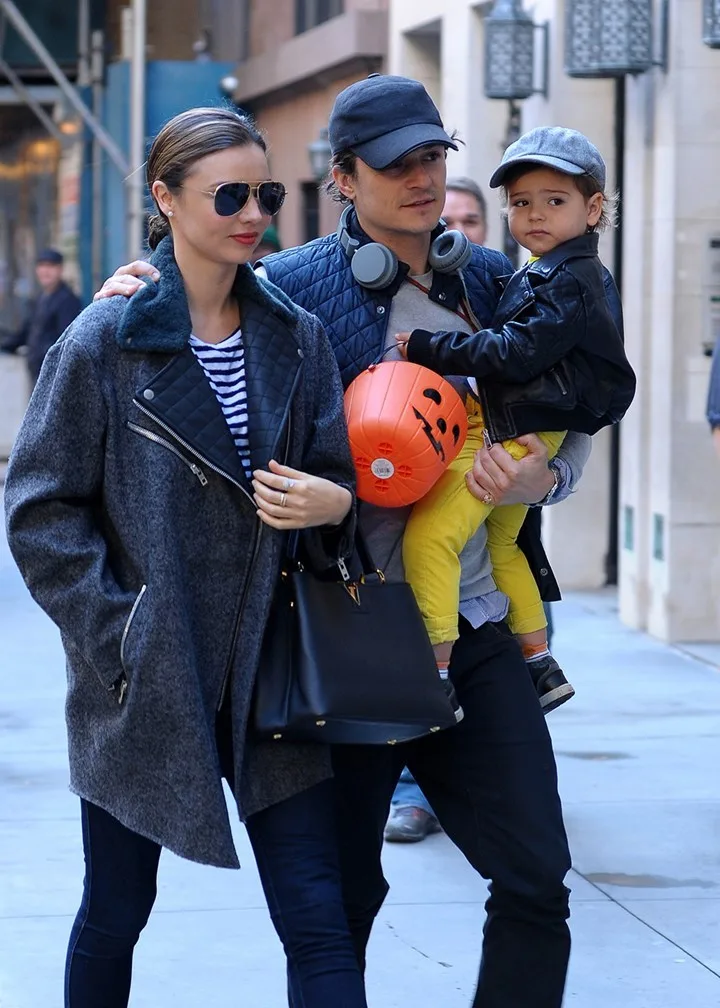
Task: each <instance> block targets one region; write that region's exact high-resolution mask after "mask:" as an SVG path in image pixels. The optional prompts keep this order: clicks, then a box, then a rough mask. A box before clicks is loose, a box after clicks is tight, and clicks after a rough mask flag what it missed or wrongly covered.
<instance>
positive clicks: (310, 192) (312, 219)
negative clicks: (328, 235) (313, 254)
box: [302, 182, 320, 244]
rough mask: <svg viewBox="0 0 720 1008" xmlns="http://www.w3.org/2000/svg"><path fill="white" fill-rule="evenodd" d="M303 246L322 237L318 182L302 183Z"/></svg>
mask: <svg viewBox="0 0 720 1008" xmlns="http://www.w3.org/2000/svg"><path fill="white" fill-rule="evenodd" d="M302 229H303V232H302V233H303V239H302V240H303V244H304V243H305V242H309V241H312V240H313V238H319V237H320V193H319V192H318V184H317V182H303V183H302Z"/></svg>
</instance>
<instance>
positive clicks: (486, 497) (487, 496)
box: [481, 493, 495, 504]
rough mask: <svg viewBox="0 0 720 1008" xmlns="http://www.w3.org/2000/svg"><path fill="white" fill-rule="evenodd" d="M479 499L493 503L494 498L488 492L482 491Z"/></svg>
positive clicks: (485, 502)
mask: <svg viewBox="0 0 720 1008" xmlns="http://www.w3.org/2000/svg"><path fill="white" fill-rule="evenodd" d="M481 499H482V502H483V504H494V503H495V498H494V497H493V495H492V494H490V493H484V494H483V495H482V498H481Z"/></svg>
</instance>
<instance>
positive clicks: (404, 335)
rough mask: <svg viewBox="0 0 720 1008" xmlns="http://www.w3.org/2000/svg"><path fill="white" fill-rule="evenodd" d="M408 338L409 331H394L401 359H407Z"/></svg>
mask: <svg viewBox="0 0 720 1008" xmlns="http://www.w3.org/2000/svg"><path fill="white" fill-rule="evenodd" d="M409 339H410V333H409V332H399V333H395V342H396V343H397V349H398V351H399V353H400V356H401V357H402V359H403V360H407V345H408V340H409Z"/></svg>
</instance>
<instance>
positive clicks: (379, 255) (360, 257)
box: [350, 242, 398, 290]
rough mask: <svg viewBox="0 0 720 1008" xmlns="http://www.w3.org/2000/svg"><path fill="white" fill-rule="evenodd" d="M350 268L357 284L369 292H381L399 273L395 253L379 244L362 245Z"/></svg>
mask: <svg viewBox="0 0 720 1008" xmlns="http://www.w3.org/2000/svg"><path fill="white" fill-rule="evenodd" d="M350 268H351V270H352V274H353V276H354V277H355V279H356V280H357V282H358V283H359V284H360V285H361V286H362V287H367V288H368V289H369V290H381V289H382V288H383V287H387V286H388V284H391V283H392V282H393V280H394V279H395V277H396V276H397V271H398V260H397V256H396V255H395V253H394V252H391V251H390V249H389V248H386V247H385V246H384V245H380V244H379V243H378V242H370V243H369V244H368V245H361V246H360V248H358V249H356V250H355V252H354V253H353V256H352V259H351V260H350Z"/></svg>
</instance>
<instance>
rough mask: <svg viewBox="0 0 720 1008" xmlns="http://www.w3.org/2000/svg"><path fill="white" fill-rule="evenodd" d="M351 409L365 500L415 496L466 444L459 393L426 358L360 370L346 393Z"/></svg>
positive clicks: (389, 503)
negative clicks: (424, 363) (423, 361)
mask: <svg viewBox="0 0 720 1008" xmlns="http://www.w3.org/2000/svg"><path fill="white" fill-rule="evenodd" d="M345 416H346V418H347V423H348V433H349V435H350V448H351V450H352V456H353V461H354V463H355V469H356V471H357V494H358V497H359V498H360V499H361V500H364V501H368V502H369V503H371V504H380V505H382V506H383V507H403V506H404V505H406V504H414V503H415V501H417V500H420V498H421V497H424V496H425V494H426V493H427V492H428V490H430V488H431V487H432V486H433V484H434V483H435V482H436V481H437V480H438V479H439V478H440V476H442V474H443V473H444V472H445V470H446V469H447V467H448V465H449V464H450V463H451V462H452V461H453V459H454V458H455V457H456V455H457V454H458V452H459V451H460V449H461V448H462V446H463V443H464V441H465V436H466V434H467V416H466V413H465V406H464V404H463V401H462V399H461V397H460V395H459V394H458V393H457V392H456V391H455V389H454V388H453V387H452V385H451V384H450V383H449V382H448V381H446V380H445V379H444V378H443V377H441V376H440V375H437V374H435V372H434V371H430V370H429V369H428V368H425V367H421V366H420V365H419V364H410V363H409V362H407V361H385V362H384V363H382V364H373V365H372V366H371V367H369V368H368V369H367V371H363V373H362V374H360V375H358V377H357V378H356V379H355V381H354V382H352V383H351V385H350V386H349V388H348V390H347V391H346V393H345Z"/></svg>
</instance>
